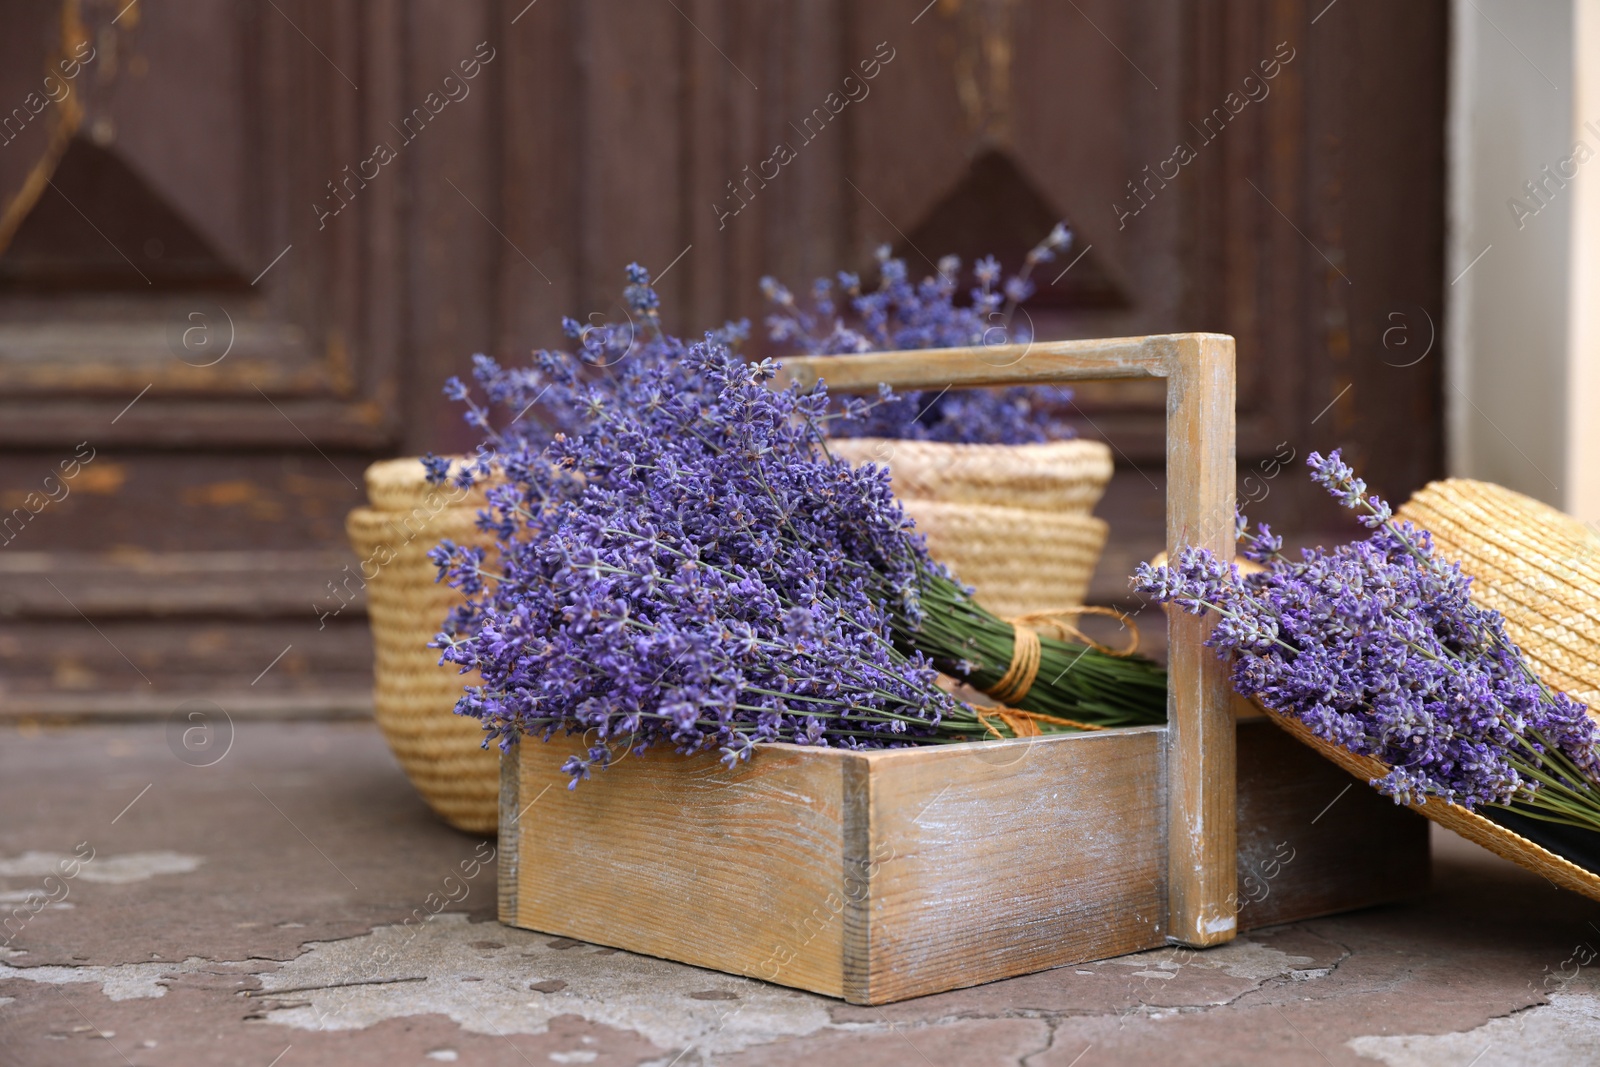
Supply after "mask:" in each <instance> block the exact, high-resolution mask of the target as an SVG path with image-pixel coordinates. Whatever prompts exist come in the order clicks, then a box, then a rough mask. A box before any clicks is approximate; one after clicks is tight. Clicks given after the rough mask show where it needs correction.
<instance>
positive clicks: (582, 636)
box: [432, 266, 1166, 784]
mask: <svg viewBox="0 0 1600 1067" xmlns="http://www.w3.org/2000/svg"><path fill="white" fill-rule="evenodd" d="M630 281H631V285H630V286H629V289H628V290H627V293H626V297H627V300H628V303H629V306H630V308H631V310H632V312H633V319H632V322H631V323H630V324H628V325H626V326H622V327H604V328H600V329H588V328H583V327H579V326H578V324H576V323H569V324H568V329H569V333H571V334H572V335H573V336H574V338H575V339H577V340H579V341H580V342H581V344H582V352H581V354H579V355H573V354H567V353H559V352H541V353H539V354H538V356H537V359H536V364H535V366H534V367H530V368H521V369H514V370H507V369H502V368H500V367H499V366H497V365H496V364H494V363H493V361H490V360H487V359H485V358H483V357H479V361H478V366H477V370H476V373H477V377H478V380H479V382H480V384H481V385H483V386H484V387H485V388H486V390H487V391H488V394H489V396H490V399H491V400H492V401H494V402H496V403H498V404H501V405H504V406H506V407H508V408H510V409H511V410H514V411H518V412H519V413H520V412H524V411H526V410H527V409H528V408H529V407H530V405H533V404H535V403H539V404H543V405H545V407H547V408H555V409H557V410H558V411H559V414H558V415H557V416H556V418H557V420H558V424H559V425H561V426H562V427H563V430H562V432H560V433H558V434H556V436H555V437H554V439H553V440H548V434H547V433H545V432H543V431H541V430H539V429H537V428H535V427H529V426H526V425H521V424H518V423H517V422H516V421H515V420H514V421H513V424H512V426H511V428H510V429H509V430H495V429H494V428H493V427H492V425H491V418H490V416H489V414H488V412H487V410H485V409H484V408H480V407H478V406H477V405H476V403H475V402H473V401H472V400H471V399H470V396H469V394H468V390H467V389H466V387H465V386H464V385H461V384H460V383H452V385H451V387H450V389H449V392H450V393H451V394H452V395H454V396H456V397H458V398H463V399H467V401H468V403H469V405H471V407H470V411H469V415H470V417H471V418H472V420H473V421H474V422H475V423H476V424H477V425H479V426H480V427H482V428H483V429H484V430H485V432H486V434H487V435H488V437H489V440H488V442H486V447H485V448H484V449H483V450H481V451H480V455H479V458H478V460H477V461H476V462H475V463H474V464H473V465H472V467H471V468H470V469H468V470H467V471H465V472H464V473H463V474H462V475H461V477H463V478H472V477H484V476H487V475H489V474H490V473H494V474H495V475H496V477H497V478H499V479H501V484H499V485H497V486H495V487H494V488H491V489H490V490H489V491H488V495H489V500H490V502H491V504H492V514H491V515H488V516H486V519H485V521H486V522H487V524H488V527H489V528H491V529H493V531H494V533H495V536H496V539H497V542H498V553H497V556H498V558H497V560H496V562H495V563H494V564H493V565H492V566H490V565H486V563H485V559H486V553H485V552H484V551H483V550H481V549H475V548H467V547H460V546H455V545H452V544H450V543H448V542H447V543H445V544H444V545H441V546H440V548H439V549H438V550H436V556H435V558H436V561H437V562H438V563H439V565H440V568H441V574H442V576H443V577H444V578H446V579H447V580H449V581H450V582H451V583H452V584H454V585H456V586H457V587H459V588H460V589H461V590H462V591H463V592H464V593H465V594H466V595H467V603H466V605H465V606H463V607H462V608H460V609H458V610H457V611H456V612H455V613H453V614H452V617H451V618H450V620H449V621H448V622H447V624H446V628H445V631H444V632H443V633H441V634H440V636H439V644H440V646H441V647H442V648H443V650H444V652H443V655H444V659H445V660H447V661H449V662H454V663H457V664H460V665H461V666H462V668H463V670H468V669H476V670H478V671H479V672H480V674H481V675H482V678H483V684H482V685H481V686H477V687H472V688H469V689H468V690H467V692H466V695H465V696H464V697H463V698H462V700H461V702H460V704H459V705H458V708H457V710H458V712H460V713H463V714H469V715H473V716H476V717H477V718H479V719H480V720H481V721H482V722H483V723H484V725H485V728H486V730H487V731H488V733H489V736H490V737H492V738H495V739H498V740H499V742H500V743H501V745H502V747H505V746H507V745H509V744H510V743H511V742H512V741H513V740H515V739H516V738H518V737H520V736H523V735H530V734H531V735H534V736H537V737H539V738H541V739H544V740H550V739H551V738H553V737H554V736H556V735H557V734H559V733H563V732H564V733H567V734H582V735H583V737H584V745H585V751H584V752H583V754H581V755H574V756H573V757H572V758H571V759H570V760H569V761H568V762H567V764H566V769H567V771H568V772H569V773H570V774H571V775H572V776H573V784H576V782H577V781H578V780H580V779H582V778H586V777H588V776H589V774H590V771H591V769H592V768H597V767H598V768H603V767H605V766H607V765H609V764H610V763H612V762H614V761H616V760H617V759H619V758H621V757H622V756H623V755H625V754H626V753H629V752H633V753H635V754H640V755H642V754H643V753H644V752H645V750H646V749H648V748H649V747H651V746H652V745H663V746H671V747H674V748H676V749H677V750H678V751H681V752H696V751H702V750H706V749H713V748H715V749H720V750H721V752H722V753H723V756H724V758H725V760H727V761H728V762H729V763H730V764H732V763H734V762H736V761H738V760H740V759H744V758H748V757H749V756H750V755H751V754H752V752H753V751H754V747H755V745H756V744H758V743H760V742H763V741H786V742H791V743H797V744H807V745H834V746H843V747H849V748H867V747H883V746H897V745H905V744H916V743H924V744H925V743H950V742H960V741H968V740H981V739H983V738H986V737H1010V736H1020V735H1029V734H1034V733H1040V732H1054V731H1058V730H1060V731H1065V730H1078V729H1092V728H1102V727H1107V726H1123V725H1139V724H1146V723H1157V722H1161V721H1164V720H1165V715H1166V675H1165V672H1164V671H1163V670H1162V669H1161V668H1160V667H1159V666H1158V665H1156V664H1154V663H1152V662H1150V661H1149V660H1146V659H1143V658H1141V657H1137V656H1118V655H1113V654H1109V653H1107V652H1105V651H1102V650H1100V649H1097V648H1094V647H1089V646H1084V645H1076V644H1072V643H1070V642H1066V641H1059V640H1056V639H1054V638H1050V637H1044V636H1037V637H1034V635H1032V634H1028V635H1027V637H1028V638H1029V640H1026V641H1025V643H1024V647H1023V648H1022V649H1020V650H1019V649H1018V648H1017V647H1016V646H1017V641H1016V639H1015V633H1016V631H1015V630H1014V628H1013V627H1012V625H1011V624H1009V623H1006V622H1003V621H1001V620H1000V619H998V618H996V617H994V616H993V615H992V614H990V613H988V612H987V611H985V610H984V609H982V608H981V607H979V606H978V605H976V604H975V603H974V602H973V601H972V599H971V596H970V594H969V592H968V591H967V590H965V589H964V588H963V587H962V586H960V585H959V584H958V583H957V582H956V581H955V580H954V579H953V578H952V577H951V576H950V574H949V573H948V572H947V571H946V570H945V569H944V568H943V567H941V566H940V565H939V564H937V563H935V562H934V561H933V560H932V559H930V558H929V557H928V555H927V552H926V550H925V549H924V547H923V545H922V543H921V539H920V538H919V537H918V536H917V534H916V533H915V531H914V530H913V528H912V524H911V523H910V521H909V520H908V519H907V518H906V516H905V514H904V512H903V511H902V510H901V508H900V506H899V504H898V503H897V501H896V500H895V498H894V496H893V494H892V493H891V492H890V489H889V480H888V475H887V473H886V472H885V471H884V470H883V469H882V468H881V467H876V466H866V467H861V468H851V467H850V466H849V465H848V464H846V463H844V462H842V461H840V460H838V459H835V458H833V457H831V456H830V455H829V454H828V452H827V449H826V442H825V435H824V432H823V426H824V425H826V424H827V423H828V422H830V421H831V420H834V419H840V418H863V417H866V416H869V415H870V414H871V412H872V411H873V410H875V407H876V405H877V404H883V403H891V402H893V400H894V397H893V395H892V394H890V393H889V392H888V391H887V390H884V391H883V392H882V393H881V394H880V396H879V398H878V400H877V401H876V402H875V403H874V402H867V401H862V400H859V399H851V400H848V401H846V402H845V403H844V405H843V406H842V408H841V409H840V410H838V411H830V410H829V397H828V395H827V393H826V391H825V389H823V388H821V387H818V388H816V389H814V390H809V391H801V390H800V389H799V388H798V387H796V386H791V387H789V388H786V389H777V388H773V387H771V386H770V385H769V384H768V383H769V380H770V379H771V378H772V376H773V375H774V373H775V371H776V366H775V365H774V364H772V363H771V362H768V361H763V362H761V363H759V364H750V363H747V362H745V361H744V360H743V359H741V358H740V357H739V356H738V355H736V354H735V352H734V351H733V349H732V347H731V346H732V344H734V343H736V342H737V341H739V340H740V339H741V337H742V330H741V329H740V328H738V327H727V328H724V329H723V330H720V331H716V332H713V333H710V334H707V335H706V338H705V340H704V341H703V342H699V343H695V344H686V343H684V342H682V341H680V340H678V339H676V338H673V337H671V336H670V335H668V334H666V333H665V332H664V331H663V330H662V328H661V325H660V318H659V312H658V308H657V304H656V297H655V294H654V292H653V291H652V290H651V289H650V288H649V286H648V276H647V275H646V273H645V272H644V271H643V270H642V268H638V267H637V266H635V267H631V268H630ZM586 366H587V367H594V366H605V367H606V368H607V372H606V373H605V374H604V375H603V376H601V377H598V378H596V377H595V376H594V375H592V374H586V373H585V369H586ZM432 462H433V464H434V469H435V471H436V476H437V477H439V478H441V479H442V478H443V477H444V476H445V469H446V465H445V464H444V463H443V462H442V461H437V460H436V461H432ZM940 671H943V672H945V673H947V674H950V675H952V676H955V677H957V678H961V679H964V680H967V681H969V682H971V683H972V684H973V685H975V686H976V687H978V688H980V689H986V690H992V691H1000V692H1002V693H1003V694H1004V696H1005V698H1006V703H1007V704H1009V705H1010V707H1009V708H1000V709H995V708H975V707H972V706H970V705H968V704H965V703H962V702H961V701H959V700H957V699H956V698H955V697H954V696H952V695H951V694H950V693H949V692H947V691H946V690H945V689H943V688H941V687H940V686H939V685H938V684H937V677H938V673H939V672H940Z"/></svg>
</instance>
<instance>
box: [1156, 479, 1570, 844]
mask: <svg viewBox="0 0 1600 1067" xmlns="http://www.w3.org/2000/svg"><path fill="white" fill-rule="evenodd" d="M1308 462H1309V463H1310V465H1311V469H1312V472H1313V478H1314V479H1315V480H1316V481H1317V482H1318V483H1319V484H1320V485H1322V486H1323V487H1324V488H1326V489H1327V490H1328V492H1329V493H1331V494H1332V495H1333V496H1334V497H1335V498H1337V499H1338V500H1339V501H1340V502H1341V503H1342V504H1344V505H1345V506H1346V507H1349V508H1352V509H1355V510H1357V511H1359V512H1360V513H1361V515H1360V521H1361V522H1362V523H1363V524H1364V525H1366V526H1367V527H1368V528H1370V529H1372V530H1373V531H1375V532H1374V533H1373V535H1372V536H1371V537H1370V538H1368V539H1367V540H1365V541H1361V542H1357V543H1355V544H1349V545H1341V546H1339V547H1337V548H1335V549H1333V550H1331V551H1328V550H1323V549H1316V550H1305V551H1303V552H1302V559H1301V560H1299V561H1291V560H1289V559H1286V558H1285V557H1284V556H1283V555H1282V554H1281V549H1282V539H1281V538H1279V537H1276V536H1274V535H1273V534H1272V531H1271V530H1270V529H1269V528H1268V527H1267V526H1266V525H1264V524H1263V525H1261V526H1260V527H1258V529H1257V530H1256V532H1254V533H1248V532H1246V529H1245V523H1244V520H1243V518H1242V517H1241V519H1240V520H1239V532H1240V536H1241V538H1242V543H1243V549H1242V551H1243V554H1244V555H1245V556H1246V557H1248V558H1250V559H1254V560H1256V561H1257V562H1260V563H1264V564H1266V569H1265V570H1263V571H1261V572H1259V573H1255V574H1248V575H1241V574H1240V573H1239V569H1238V568H1237V567H1235V566H1233V565H1232V564H1231V563H1224V562H1222V561H1221V560H1218V559H1217V558H1215V557H1214V556H1213V555H1211V554H1210V553H1209V552H1207V551H1205V550H1203V549H1195V548H1190V549H1187V550H1185V551H1184V552H1183V553H1181V554H1180V556H1179V558H1178V560H1177V562H1176V564H1175V565H1173V566H1171V567H1152V566H1149V565H1148V564H1146V565H1142V566H1141V567H1140V568H1139V569H1138V572H1137V574H1136V575H1135V585H1136V588H1138V590H1139V591H1140V592H1142V593H1144V594H1146V595H1148V596H1150V597H1151V598H1153V599H1155V600H1157V601H1159V602H1161V603H1170V604H1175V605H1177V606H1178V607H1180V608H1182V609H1183V610H1185V611H1188V612H1191V613H1193V614H1200V613H1203V612H1206V611H1215V612H1216V613H1217V614H1218V616H1220V619H1219V621H1218V623H1217V626H1216V628H1215V630H1214V631H1213V633H1212V636H1211V638H1210V640H1209V642H1208V643H1209V644H1211V645H1212V646H1213V647H1215V648H1216V649H1217V652H1218V654H1219V655H1223V656H1232V657H1233V685H1234V688H1236V689H1237V690H1238V691H1239V692H1240V693H1242V694H1244V695H1246V696H1253V697H1256V698H1258V699H1259V700H1260V702H1261V703H1262V704H1264V705H1265V706H1266V707H1268V708H1270V709H1272V710H1274V711H1277V712H1280V713H1282V714H1285V715H1291V716H1293V717H1295V718H1296V719H1298V720H1300V721H1301V722H1302V723H1304V724H1305V725H1306V726H1308V727H1310V729H1311V730H1312V731H1313V732H1314V733H1315V734H1316V735H1317V736H1318V737H1320V738H1322V739H1323V740H1325V741H1328V742H1331V743H1332V744H1336V745H1340V746H1342V747H1344V748H1346V749H1348V750H1350V751H1351V752H1355V753H1357V754H1359V755H1363V756H1370V757H1372V758H1374V759H1376V760H1378V761H1380V762H1382V763H1383V764H1384V765H1386V766H1387V767H1389V768H1390V770H1389V773H1388V774H1387V775H1385V776H1384V777H1383V778H1381V779H1378V780H1377V781H1375V782H1374V783H1372V784H1374V785H1376V786H1377V787H1378V788H1379V789H1380V790H1381V791H1382V792H1384V793H1386V794H1388V795H1390V796H1392V797H1394V799H1395V800H1396V802H1398V803H1409V802H1414V801H1419V800H1421V799H1423V798H1426V797H1438V798H1440V799H1442V800H1446V801H1449V802H1451V803H1453V804H1459V805H1461V806H1462V807H1464V808H1467V809H1469V810H1478V809H1483V811H1482V814H1484V815H1485V816H1487V817H1489V818H1491V819H1494V820H1495V821H1497V822H1502V823H1503V824H1505V825H1507V826H1510V827H1511V828H1513V829H1518V830H1519V832H1521V831H1522V830H1523V829H1524V828H1529V827H1531V828H1532V830H1533V832H1532V833H1529V834H1527V836H1534V837H1535V839H1536V840H1537V839H1538V838H1539V837H1541V836H1542V837H1545V839H1546V840H1555V841H1557V848H1558V850H1562V851H1570V850H1569V849H1568V848H1567V847H1566V846H1563V845H1562V844H1560V842H1561V841H1563V840H1565V841H1568V842H1570V841H1571V839H1572V835H1571V833H1570V832H1565V831H1554V830H1551V829H1549V827H1551V825H1552V824H1554V826H1559V827H1563V828H1578V829H1580V830H1582V831H1596V830H1600V748H1597V745H1600V732H1597V730H1596V728H1595V725H1594V723H1593V722H1592V720H1590V718H1589V717H1588V715H1587V714H1585V710H1584V707H1583V705H1581V704H1579V703H1577V702H1576V701H1574V700H1572V699H1571V698H1570V697H1568V696H1566V695H1565V694H1563V693H1560V692H1555V691H1552V690H1551V689H1550V688H1549V687H1548V686H1546V685H1545V684H1544V683H1543V682H1541V681H1540V680H1539V678H1538V677H1537V676H1536V675H1535V674H1534V673H1533V671H1532V670H1531V669H1530V668H1529V666H1528V664H1527V661H1526V660H1524V659H1523V657H1522V654H1521V653H1520V652H1519V651H1518V650H1517V648H1516V646H1515V645H1514V644H1513V643H1512V642H1511V640H1510V639H1509V638H1508V637H1507V636H1506V631H1505V626H1504V622H1503V620H1502V618H1501V617H1500V615H1499V614H1498V613H1497V612H1494V611H1489V610H1487V609H1484V608H1481V607H1478V606H1476V605H1474V604H1473V603H1472V602H1471V600H1470V599H1469V598H1468V590H1469V587H1470V583H1471V581H1472V579H1471V578H1469V577H1467V576H1466V575H1464V574H1462V573H1461V570H1460V567H1459V566H1457V565H1455V564H1450V563H1446V562H1444V561H1443V560H1441V559H1438V558H1436V557H1435V556H1434V555H1433V551H1432V544H1431V541H1430V538H1429V536H1428V534H1427V532H1426V531H1421V530H1418V529H1416V528H1415V527H1414V526H1412V525H1411V524H1410V523H1406V522H1397V521H1395V520H1394V518H1393V513H1392V512H1391V510H1390V508H1389V505H1388V504H1386V503H1384V502H1383V501H1382V500H1380V499H1378V498H1376V497H1369V496H1368V495H1367V492H1366V484H1365V483H1364V482H1363V481H1362V480H1361V479H1359V478H1357V477H1356V476H1355V472H1354V471H1353V470H1352V469H1351V468H1350V467H1349V466H1348V465H1346V464H1345V463H1344V462H1343V460H1342V459H1341V458H1340V455H1339V453H1338V452H1337V451H1335V452H1333V453H1332V454H1331V455H1329V456H1328V457H1327V458H1326V459H1324V458H1323V457H1322V456H1320V455H1318V454H1316V453H1312V454H1311V455H1310V456H1309V457H1308ZM1541 824H1543V825H1544V826H1545V827H1546V828H1547V829H1546V830H1545V832H1543V833H1541V832H1540V825H1541ZM1550 833H1556V835H1557V836H1556V838H1554V839H1552V838H1551V837H1550V836H1549V834H1550ZM1536 835H1537V836H1536ZM1583 836H1585V835H1582V834H1580V835H1579V837H1580V838H1581V837H1583ZM1587 847H1588V846H1587V845H1579V846H1578V848H1579V849H1580V851H1581V850H1582V849H1584V848H1587ZM1574 858H1575V857H1574ZM1587 865H1589V866H1591V867H1594V866H1595V863H1594V860H1593V859H1592V857H1591V858H1589V859H1588V860H1587Z"/></svg>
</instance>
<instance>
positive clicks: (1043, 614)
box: [978, 607, 1139, 737]
mask: <svg viewBox="0 0 1600 1067" xmlns="http://www.w3.org/2000/svg"><path fill="white" fill-rule="evenodd" d="M1075 615H1106V616H1110V617H1111V618H1114V619H1116V620H1118V621H1119V622H1121V623H1122V624H1123V625H1124V626H1125V627H1127V629H1128V632H1129V640H1128V647H1127V648H1121V649H1117V648H1111V647H1110V646H1109V645H1103V644H1101V643H1100V642H1099V641H1096V640H1095V639H1094V638H1092V637H1090V636H1089V635H1088V634H1086V633H1084V632H1083V631H1082V630H1080V629H1078V628H1077V627H1076V626H1074V625H1072V624H1071V623H1070V622H1067V621H1066V620H1067V619H1068V618H1071V617H1073V616H1075ZM1007 621H1008V622H1010V623H1011V627H1012V630H1013V632H1014V634H1015V636H1014V638H1013V641H1012V646H1011V664H1010V666H1008V667H1007V668H1006V672H1005V674H1003V675H1001V676H1000V680H999V681H997V682H995V683H994V685H992V686H990V687H989V688H988V689H985V690H984V692H985V693H988V694H989V695H990V696H992V697H994V698H995V699H996V700H998V701H1000V703H1002V704H1009V705H1013V707H1007V708H1000V709H997V710H995V711H993V712H989V713H987V714H986V713H985V712H983V711H981V710H980V711H979V712H978V721H979V722H981V723H983V725H984V726H985V727H987V728H988V730H989V732H990V733H991V734H993V735H994V736H996V737H1003V736H1004V735H1003V734H1001V733H1000V731H999V729H997V728H996V727H995V726H994V724H993V723H991V722H990V721H989V716H993V717H994V718H997V719H999V720H1000V721H1001V722H1002V723H1004V724H1005V725H1006V726H1007V727H1009V728H1010V730H1011V733H1012V735H1013V736H1015V737H1036V736H1038V735H1039V734H1040V733H1042V732H1043V731H1041V730H1040V729H1039V723H1041V722H1050V723H1059V724H1061V725H1063V726H1073V727H1077V728H1078V729H1080V730H1103V729H1105V727H1103V726H1094V725H1091V724H1089V723H1082V722H1077V721H1075V720H1073V719H1061V718H1057V717H1056V716H1054V715H1043V714H1040V713H1039V712H1036V711H1021V710H1018V709H1017V708H1015V706H1014V705H1016V704H1017V703H1018V702H1019V701H1021V700H1022V699H1023V698H1024V697H1026V696H1027V695H1028V691H1029V690H1030V689H1032V688H1033V683H1034V681H1035V680H1036V679H1037V678H1038V676H1039V661H1040V658H1041V649H1040V645H1039V634H1038V632H1037V631H1035V630H1034V629H1033V627H1034V626H1035V625H1044V626H1048V627H1050V628H1052V629H1054V630H1055V631H1056V633H1057V634H1058V635H1059V636H1060V637H1061V639H1062V640H1068V639H1072V640H1076V641H1079V642H1081V643H1082V644H1084V645H1085V646H1087V647H1089V648H1092V649H1094V650H1095V651H1096V652H1101V653H1104V654H1105V655H1108V656H1119V657H1121V656H1131V655H1133V654H1134V653H1135V652H1137V651H1138V650H1139V626H1138V624H1137V623H1135V622H1134V621H1133V619H1132V618H1131V617H1130V616H1128V615H1126V614H1124V613H1123V612H1120V611H1117V610H1116V609H1115V608H1102V607H1076V608H1059V609H1056V610H1052V611H1031V612H1029V613H1027V614H1026V615H1018V616H1016V617H1015V618H1012V619H1008V620H1007Z"/></svg>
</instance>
